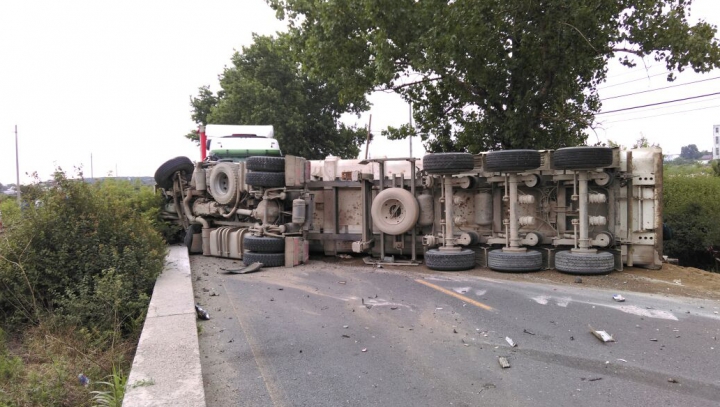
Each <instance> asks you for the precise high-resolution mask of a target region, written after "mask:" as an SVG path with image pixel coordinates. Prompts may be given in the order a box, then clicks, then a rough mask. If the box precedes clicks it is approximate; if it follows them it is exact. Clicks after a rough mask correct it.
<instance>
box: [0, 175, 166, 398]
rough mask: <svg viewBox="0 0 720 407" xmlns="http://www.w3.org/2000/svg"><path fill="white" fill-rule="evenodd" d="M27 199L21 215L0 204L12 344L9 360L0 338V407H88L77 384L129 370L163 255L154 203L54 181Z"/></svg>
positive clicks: (0, 251)
mask: <svg viewBox="0 0 720 407" xmlns="http://www.w3.org/2000/svg"><path fill="white" fill-rule="evenodd" d="M35 192H36V193H37V195H36V196H32V198H37V200H30V201H26V200H25V198H26V196H23V198H24V202H26V203H24V204H23V209H22V210H21V209H19V208H18V207H17V204H16V202H15V200H5V201H3V202H0V211H2V216H3V223H4V227H5V228H4V233H2V234H0V327H2V328H0V329H4V330H5V332H7V333H8V334H10V335H12V336H13V338H14V339H13V341H12V343H14V345H13V347H12V348H11V349H10V351H9V350H8V348H7V347H6V345H5V341H4V340H3V338H2V337H0V388H2V391H0V405H27V406H36V405H37V406H45V405H68V406H70V405H72V406H75V405H89V403H90V399H91V395H90V391H91V390H92V387H93V386H92V385H91V387H90V388H84V387H82V386H80V385H79V384H78V379H77V375H78V374H79V373H81V372H84V373H86V374H88V375H89V376H90V375H92V377H93V379H94V380H98V379H102V378H103V377H104V376H105V375H108V374H111V372H113V369H115V368H121V369H122V368H123V367H124V368H127V366H128V363H130V362H131V360H130V359H129V356H130V355H132V352H133V349H134V343H135V340H136V339H137V335H138V334H139V332H140V328H141V327H142V322H143V320H144V316H145V312H146V310H147V305H148V303H149V300H150V296H151V293H152V289H153V286H154V283H155V280H156V278H157V276H158V275H159V273H160V272H161V271H162V267H163V260H164V257H165V253H166V246H165V242H164V241H163V238H162V235H161V233H162V231H163V229H164V228H165V227H166V226H165V225H164V224H163V223H162V221H160V220H159V218H158V210H159V208H160V198H159V197H158V196H157V195H155V194H154V193H153V191H152V188H149V187H142V186H140V185H139V184H137V185H135V184H131V183H129V182H123V181H115V180H105V181H103V182H102V183H98V184H94V185H90V184H87V183H85V182H82V181H78V180H70V179H68V178H67V177H66V176H65V175H64V174H63V173H62V172H59V173H57V174H56V177H55V182H54V183H52V186H50V187H46V188H41V187H40V186H36V190H35ZM27 197H28V198H29V197H30V195H27ZM0 334H2V330H0ZM0 336H2V335H0ZM12 349H14V351H13V350H12ZM18 356H20V357H18ZM124 370H125V371H127V370H128V369H124Z"/></svg>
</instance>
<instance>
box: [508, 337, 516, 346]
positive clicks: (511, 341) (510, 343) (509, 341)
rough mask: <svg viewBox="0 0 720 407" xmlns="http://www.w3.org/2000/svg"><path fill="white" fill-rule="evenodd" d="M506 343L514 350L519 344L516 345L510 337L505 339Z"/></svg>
mask: <svg viewBox="0 0 720 407" xmlns="http://www.w3.org/2000/svg"><path fill="white" fill-rule="evenodd" d="M505 342H507V343H508V344H509V345H510V346H512V347H513V348H514V347H516V346H517V343H515V341H513V340H512V339H511V338H510V337H509V336H506V337H505Z"/></svg>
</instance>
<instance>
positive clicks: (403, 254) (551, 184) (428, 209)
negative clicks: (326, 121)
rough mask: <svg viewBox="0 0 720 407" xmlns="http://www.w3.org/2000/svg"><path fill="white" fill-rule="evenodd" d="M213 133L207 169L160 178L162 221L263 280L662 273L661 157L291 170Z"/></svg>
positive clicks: (554, 156) (392, 162)
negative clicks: (308, 274)
mask: <svg viewBox="0 0 720 407" xmlns="http://www.w3.org/2000/svg"><path fill="white" fill-rule="evenodd" d="M207 128H208V129H209V130H212V132H213V134H214V137H215V138H211V141H210V142H205V143H204V144H203V149H204V150H209V152H210V155H209V156H208V158H206V159H205V160H202V161H199V162H196V163H194V164H193V163H192V162H191V161H190V159H188V158H185V157H177V158H174V159H171V160H169V161H168V162H166V163H165V164H163V165H162V166H160V168H158V171H157V172H156V174H155V180H156V182H157V184H158V186H159V187H160V188H161V189H162V194H163V196H164V197H165V205H164V208H163V212H162V214H163V217H164V218H166V219H168V220H171V221H173V222H175V223H177V224H178V225H180V226H181V227H182V228H183V229H184V230H185V231H186V233H187V236H188V237H187V238H186V239H185V243H186V245H187V246H188V248H189V249H190V250H191V251H193V252H202V254H204V255H209V256H217V257H226V258H233V259H243V261H244V262H245V263H246V264H251V263H255V262H260V263H263V264H264V266H266V267H268V266H283V265H284V266H294V265H298V264H302V263H304V262H306V261H307V259H308V256H309V253H310V252H316V253H323V254H325V255H329V256H336V255H338V254H341V253H366V254H369V255H371V256H372V257H373V258H375V259H378V261H381V262H383V261H386V259H392V260H391V261H392V262H396V263H400V264H402V262H403V261H404V262H405V264H418V263H419V262H421V259H422V260H424V262H425V263H426V265H427V266H428V267H429V268H431V269H434V270H441V271H445V270H447V271H454V270H467V269H470V268H473V267H475V266H476V265H478V264H479V265H483V266H489V267H490V268H491V269H493V270H497V271H503V272H528V271H535V270H539V269H544V268H555V269H557V270H559V271H561V272H564V273H570V274H605V273H609V272H611V271H612V270H621V269H622V268H623V266H642V267H648V268H660V267H661V259H662V248H663V246H662V240H663V234H662V226H663V225H662V204H661V203H662V151H661V150H660V148H657V147H650V148H640V149H632V150H627V151H621V150H620V149H618V148H606V147H570V148H561V149H558V150H554V151H552V150H543V151H535V150H506V151H492V152H488V153H481V154H477V155H471V154H469V153H437V154H428V155H426V156H425V157H423V158H422V159H419V158H376V159H370V160H341V159H338V158H335V157H328V158H326V159H325V160H314V161H309V160H306V159H304V158H302V157H295V156H284V157H283V156H281V155H280V149H279V145H278V144H277V141H276V140H274V139H272V138H271V137H267V136H268V135H272V131H270V130H268V129H267V128H266V127H265V126H250V127H247V126H211V125H209V126H208V127H207ZM259 130H263V131H264V132H265V133H264V134H265V136H262V135H256V134H254V133H252V131H259ZM218 140H219V141H218ZM219 145H221V146H231V147H232V148H226V149H224V150H221V149H220V147H218V146H219ZM243 146H250V147H252V148H242V147H243ZM208 147H209V148H208ZM260 147H266V148H265V150H263V149H262V148H260ZM204 153H207V151H204ZM218 154H220V155H218ZM401 258H404V259H406V260H395V259H401Z"/></svg>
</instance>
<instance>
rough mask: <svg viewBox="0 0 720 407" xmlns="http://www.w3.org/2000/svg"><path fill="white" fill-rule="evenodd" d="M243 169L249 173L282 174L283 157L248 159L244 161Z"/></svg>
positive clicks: (283, 169)
mask: <svg viewBox="0 0 720 407" xmlns="http://www.w3.org/2000/svg"><path fill="white" fill-rule="evenodd" d="M245 168H247V169H248V170H250V171H267V172H283V171H285V157H264V156H253V157H249V158H248V159H247V161H245Z"/></svg>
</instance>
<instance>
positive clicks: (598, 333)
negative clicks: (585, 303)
mask: <svg viewBox="0 0 720 407" xmlns="http://www.w3.org/2000/svg"><path fill="white" fill-rule="evenodd" d="M588 328H590V333H592V334H593V335H595V337H596V338H598V339H600V340H601V341H603V342H615V339H614V338H613V337H612V335H610V334H609V333H607V332H605V331H598V330H596V329H595V328H593V327H592V326H590V325H588Z"/></svg>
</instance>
